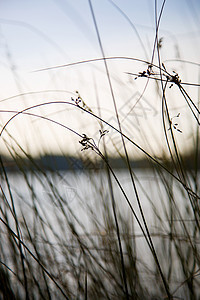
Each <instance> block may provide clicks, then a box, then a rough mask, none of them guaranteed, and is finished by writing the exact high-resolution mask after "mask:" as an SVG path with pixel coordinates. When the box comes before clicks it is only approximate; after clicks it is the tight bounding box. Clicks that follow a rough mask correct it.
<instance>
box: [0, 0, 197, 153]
mask: <svg viewBox="0 0 200 300" xmlns="http://www.w3.org/2000/svg"><path fill="white" fill-rule="evenodd" d="M155 2H156V1H151V0H140V1H135V0H126V1H124V0H113V1H111V0H101V1H100V0H93V1H92V5H93V9H94V14H95V17H96V22H97V25H98V30H99V33H100V37H101V41H102V45H103V49H104V52H105V55H106V57H108V56H109V57H111V56H116V57H121V56H123V57H131V58H137V59H142V60H148V61H150V60H151V56H152V49H153V44H154V38H155ZM162 3H163V1H160V0H159V1H157V8H158V13H159V11H160V8H161V5H162ZM131 24H132V25H131ZM199 25H200V1H198V0H190V1H189V0H166V3H165V6H164V10H163V15H162V18H161V23H160V28H159V38H162V47H161V50H160V51H161V52H160V53H161V59H162V62H164V63H165V66H166V68H167V70H168V71H169V72H170V73H172V72H173V71H176V72H178V73H179V76H180V78H181V80H182V82H193V83H198V82H199V77H200V76H199V66H197V65H192V64H189V63H181V62H179V61H174V60H177V59H179V60H180V59H181V60H185V61H190V62H195V63H198V64H199V63H200V54H199V53H200V29H199V28H200V26H199ZM0 54H1V55H0V57H1V58H0V65H1V68H0V81H1V90H0V100H1V102H0V109H1V111H3V110H4V111H5V110H10V111H20V110H23V109H25V108H28V107H30V106H33V105H36V104H39V103H44V102H50V101H69V102H70V101H71V97H74V95H75V91H78V92H79V93H80V95H81V97H82V98H83V99H84V101H85V102H86V104H87V106H88V107H90V108H91V109H92V111H94V113H96V114H99V110H98V105H99V106H100V110H101V115H102V117H103V119H105V120H106V121H109V122H111V123H112V124H113V125H114V126H116V127H117V123H116V118H115V113H114V107H113V101H112V97H111V92H110V89H109V85H108V79H107V77H106V73H105V67H104V63H103V62H93V63H86V64H80V65H75V66H71V67H65V68H56V69H50V70H47V71H39V72H35V71H36V70H40V69H43V68H48V67H54V66H61V65H65V64H69V63H75V62H79V61H82V60H88V59H94V58H101V57H102V53H101V51H100V47H99V44H98V39H97V35H96V32H95V27H94V23H93V19H92V15H91V11H90V7H89V2H88V1H87V0H75V1H72V0H54V1H53V0H48V1H47V0H40V1H39V0H35V1H30V0H29V1H27V0H26V1H25V0H2V1H0ZM157 62H158V61H157V54H156V55H155V59H154V63H155V64H157ZM108 67H109V70H110V74H111V81H112V85H113V90H114V94H115V98H116V103H117V107H118V110H119V116H120V119H121V120H123V122H122V124H123V127H124V129H123V130H124V132H125V133H126V134H127V135H129V136H130V137H131V138H132V139H133V140H134V141H135V142H136V143H138V144H139V145H140V146H142V147H144V149H145V150H147V151H149V152H151V153H153V154H155V155H161V152H165V149H166V145H165V141H164V139H162V138H163V127H162V118H161V98H160V96H159V93H158V91H157V87H156V85H155V82H154V81H150V82H149V84H148V87H147V89H146V91H145V93H144V97H143V98H142V99H141V100H140V101H139V102H138V103H137V104H136V102H137V100H138V98H139V96H140V95H141V93H142V92H143V89H144V86H145V84H146V79H145V78H138V79H137V80H134V76H130V75H128V74H126V73H127V72H132V73H138V72H142V71H144V70H145V69H146V67H147V66H146V65H145V64H144V63H137V62H136V61H134V60H132V61H131V60H122V59H121V60H119V59H116V60H112V61H108ZM186 90H187V91H188V93H189V94H190V95H191V97H192V99H193V100H194V102H195V103H197V102H198V88H197V87H186ZM167 93H168V94H167V99H168V101H169V102H168V103H169V108H170V109H171V110H170V114H171V115H170V116H171V117H174V116H176V115H177V113H179V112H180V117H179V119H178V123H179V124H178V126H179V127H180V129H181V131H182V134H180V133H178V132H177V137H176V138H177V140H178V142H179V143H180V147H185V145H186V146H187V147H190V146H191V145H192V142H193V140H192V138H193V132H194V123H195V122H193V119H194V118H193V117H192V114H191V113H190V112H189V110H188V108H187V106H186V104H185V101H184V99H183V98H182V97H181V96H180V93H179V91H178V89H177V88H176V87H173V88H172V89H170V90H169V89H168V92H167ZM22 94H23V95H22ZM20 95H21V96H20ZM131 109H132V110H131ZM130 110H131V113H129V111H130ZM29 112H31V113H34V114H37V115H41V116H46V117H49V118H51V119H53V120H55V121H57V122H60V123H62V124H64V125H65V126H67V127H70V128H71V129H73V130H75V131H77V132H78V133H79V134H83V133H85V134H87V135H88V136H90V137H93V138H94V139H95V141H96V142H98V138H99V136H98V130H99V129H100V128H99V127H100V125H99V123H98V122H97V121H96V120H94V118H93V117H91V116H88V115H87V114H84V113H82V112H80V111H79V110H78V109H77V108H73V109H72V107H71V106H70V105H67V104H65V105H61V104H52V105H47V106H43V107H41V108H39V109H32V110H29ZM128 113H129V114H128ZM13 114H14V113H13V112H10V113H8V112H7V113H6V112H1V113H0V125H1V127H3V126H4V125H5V123H6V122H7V121H8V120H9V118H10V117H12V116H13ZM127 114H128V115H127ZM105 128H106V129H107V127H105ZM6 130H7V132H6V131H4V132H3V134H2V138H1V149H2V151H4V150H5V143H7V146H8V148H9V149H12V147H14V148H15V149H18V151H19V152H20V151H21V150H19V147H18V146H17V143H18V144H19V145H20V146H21V147H23V148H24V149H25V150H26V151H28V152H31V153H33V154H38V153H39V154H44V153H46V152H49V153H57V154H59V153H62V152H69V153H70V154H75V153H76V152H77V151H80V149H81V147H80V144H79V143H78V141H79V140H80V139H79V138H78V137H77V136H76V135H75V136H74V135H73V134H71V133H70V134H69V132H68V130H67V129H64V128H61V127H60V126H58V125H55V124H54V125H53V124H52V123H50V122H48V121H47V120H41V119H40V118H38V117H33V116H32V117H31V116H27V115H26V116H25V115H24V116H22V115H19V116H17V117H16V118H15V119H13V120H12V121H11V122H10V123H9V124H8V126H7V127H6ZM9 135H11V136H12V137H13V138H14V139H15V141H14V140H13V138H10V137H8V136H9ZM106 139H107V140H106V141H107V143H108V147H109V149H110V150H111V149H113V147H112V144H115V147H116V148H117V150H120V149H121V146H120V138H119V137H118V136H117V134H116V133H114V132H112V130H110V132H109V133H108V134H107V137H106ZM149 143H150V145H149ZM150 148H152V149H150ZM186 150H187V149H186ZM12 151H13V150H12ZM114 151H115V152H116V149H115V150H114ZM130 151H132V152H133V153H134V151H135V149H133V148H132V146H131V147H130ZM111 152H112V151H111Z"/></svg>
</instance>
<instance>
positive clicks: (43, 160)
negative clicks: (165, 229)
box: [1, 154, 200, 172]
mask: <svg viewBox="0 0 200 300" xmlns="http://www.w3.org/2000/svg"><path fill="white" fill-rule="evenodd" d="M1 159H2V162H3V166H4V167H5V169H6V171H9V172H17V171H19V170H21V169H23V170H26V171H29V170H32V169H35V170H38V171H39V170H50V171H53V170H60V171H62V170H63V171H65V170H66V171H67V170H85V169H88V170H89V169H101V168H102V167H103V165H104V162H103V161H102V160H99V159H98V160H96V161H94V160H90V159H89V158H87V159H85V158H83V159H82V158H78V157H73V156H61V155H45V156H42V157H40V158H33V157H28V158H22V157H17V158H8V157H5V156H1ZM108 161H109V164H110V166H111V167H112V168H114V169H125V168H127V163H126V160H125V158H121V157H119V158H114V157H109V158H108ZM157 161H158V162H159V163H162V164H164V165H165V166H166V167H168V168H173V164H172V162H171V161H170V160H167V159H157ZM182 164H183V165H184V168H186V169H200V154H199V155H191V154H190V155H187V156H184V157H183V158H182ZM130 165H131V168H134V169H145V168H151V167H152V166H153V165H156V163H155V162H154V163H153V162H152V161H151V160H149V159H145V158H144V159H138V160H131V161H130ZM177 166H178V164H177Z"/></svg>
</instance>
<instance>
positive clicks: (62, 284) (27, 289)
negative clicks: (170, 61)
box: [0, 0, 200, 299]
mask: <svg viewBox="0 0 200 300" xmlns="http://www.w3.org/2000/svg"><path fill="white" fill-rule="evenodd" d="M88 2H89V6H90V10H91V15H92V19H93V23H94V28H95V30H96V35H97V40H98V43H99V47H100V50H101V56H102V57H101V58H97V59H90V60H86V61H80V62H74V63H71V64H66V65H63V66H56V67H54V68H60V67H65V68H69V67H71V66H72V65H80V64H88V63H91V62H93V63H96V62H98V61H102V62H103V64H104V67H105V73H106V78H107V80H108V85H109V88H110V93H111V96H112V101H113V108H114V113H115V118H116V120H117V126H114V125H113V124H112V123H111V122H109V121H107V119H106V118H104V116H103V114H102V108H101V106H100V105H98V110H97V112H96V111H94V110H93V109H92V108H90V107H89V106H88V105H87V103H85V101H84V100H83V99H82V97H81V96H80V95H79V93H78V92H77V93H76V94H75V96H74V97H72V98H71V99H67V100H59V101H43V102H41V103H40V104H35V105H33V106H28V107H26V108H25V109H23V110H20V111H16V110H4V111H3V110H2V111H1V113H3V112H4V113H5V112H7V113H8V112H9V113H12V117H10V118H9V119H8V120H7V122H5V123H4V124H3V126H2V128H1V132H0V135H1V140H2V141H3V143H4V144H5V146H6V148H7V150H8V152H9V154H10V156H11V157H12V163H13V164H14V165H15V166H16V167H17V170H19V171H18V173H17V174H16V173H12V172H8V171H7V169H6V161H5V160H4V158H3V157H1V159H0V163H1V205H0V222H1V227H0V228H1V230H0V239H1V243H0V262H1V264H0V298H2V299H199V297H200V288H199V286H200V279H199V275H200V256H199V250H200V249H199V243H200V239H199V238H200V237H199V229H200V207H199V199H200V197H199V188H198V185H199V179H198V175H199V171H198V165H199V161H198V156H199V107H198V105H197V104H196V103H195V101H194V100H193V99H192V98H191V96H190V95H189V93H188V91H187V86H188V85H193V88H195V89H198V87H199V85H198V84H197V83H195V84H193V83H187V82H181V80H180V78H179V75H178V74H177V73H170V72H169V71H168V70H167V68H166V66H165V65H164V64H163V63H162V59H161V57H160V48H161V45H162V43H161V42H162V41H161V40H160V39H159V25H160V21H161V19H162V14H163V13H164V6H165V2H166V1H163V3H162V7H161V11H160V13H159V15H158V16H157V1H155V23H156V30H155V40H154V46H153V51H152V53H149V54H150V55H149V57H151V60H148V59H147V60H141V59H137V58H131V57H106V56H105V53H104V47H103V44H102V41H101V35H100V32H99V28H98V24H97V20H96V18H95V11H94V9H93V6H92V2H91V1H90V0H89V1H88ZM109 2H111V3H112V5H114V6H115V7H116V8H117V9H118V11H119V12H121V13H122V14H123V12H122V11H121V10H120V8H119V7H117V6H116V5H115V4H114V2H112V1H109ZM124 16H125V15H124ZM125 17H126V16H125ZM127 21H128V22H130V20H129V19H128V18H127ZM130 24H132V23H130ZM132 28H133V29H134V25H133V24H132ZM134 30H135V29H134ZM137 34H138V33H137ZM139 38H140V37H139ZM140 42H141V44H142V40H141V39H140ZM142 45H143V44H142ZM144 50H145V53H146V49H144ZM147 54H148V53H146V56H148V55H147ZM155 56H157V57H158V59H157V61H158V63H154V61H155ZM113 60H115V61H120V60H128V61H132V62H136V61H137V62H140V63H143V67H144V69H141V71H140V72H139V73H134V72H133V73H130V72H129V75H131V76H135V77H136V78H137V80H146V86H145V88H144V91H145V89H146V87H147V85H148V83H149V81H150V80H154V81H155V84H156V86H157V88H158V89H159V93H160V100H161V124H160V126H161V127H163V136H164V138H165V142H166V146H167V151H168V155H167V158H166V157H163V156H162V155H160V157H159V158H157V157H156V156H155V155H153V154H152V151H151V141H150V140H148V139H147V140H146V143H149V144H148V147H149V150H146V149H148V147H147V148H143V147H142V146H140V145H139V144H138V143H137V142H135V140H134V139H133V137H132V135H131V134H130V136H129V135H128V134H127V132H125V131H124V128H123V122H122V121H121V120H122V118H123V117H124V116H121V115H120V112H119V110H118V107H117V104H116V99H115V91H114V87H113V83H112V76H111V74H110V70H109V66H108V62H109V61H113ZM50 69H53V68H46V69H45V70H50ZM45 70H44V69H43V70H40V71H45ZM168 88H176V89H177V91H178V93H180V94H181V95H182V97H183V99H184V101H185V103H186V104H187V108H188V110H189V111H190V112H191V115H192V118H193V119H194V120H195V122H196V129H195V130H196V131H195V132H194V135H193V136H194V137H193V140H194V143H193V149H192V150H191V153H194V154H195V155H194V159H193V163H192V164H193V169H191V170H190V169H188V164H187V162H185V161H184V159H185V157H186V156H184V155H183V152H182V151H181V149H180V148H179V145H178V142H177V139H176V133H178V134H183V132H182V130H181V129H180V128H179V125H178V121H176V120H177V118H179V116H180V114H177V115H176V116H174V115H172V113H171V111H170V107H169V103H168ZM144 91H143V93H144ZM142 95H143V94H142ZM142 95H141V97H142ZM141 97H140V98H141ZM4 100H7V99H4ZM139 100H140V99H139ZM139 100H137V101H139ZM58 105H62V107H64V108H66V109H72V113H75V112H76V111H78V112H81V113H82V114H84V116H85V115H86V116H87V117H88V119H91V118H92V119H93V120H94V121H95V122H97V123H98V126H99V136H98V138H96V136H95V137H94V136H92V135H91V136H90V135H88V133H85V132H81V133H80V132H78V131H77V130H75V129H74V128H71V127H70V126H67V125H65V124H64V123H62V122H59V121H57V120H55V119H53V118H52V117H51V116H46V115H43V114H42V113H41V114H40V113H38V112H36V113H35V110H36V109H37V108H41V107H43V108H47V107H50V106H51V107H55V110H56V109H57V108H56V107H57V106H58ZM23 115H24V116H27V117H31V118H34V119H39V120H43V121H45V122H47V123H49V124H54V125H55V126H57V127H58V129H60V128H62V129H63V130H65V131H66V132H70V133H71V134H73V136H74V139H77V143H78V142H79V145H80V153H79V159H80V161H81V160H82V161H83V164H82V169H81V170H80V169H79V170H77V168H76V167H74V170H70V171H60V170H57V169H56V168H53V169H51V167H49V169H47V167H46V166H45V167H44V166H42V164H41V163H40V162H41V161H40V160H39V159H38V158H35V157H33V156H32V155H31V154H30V153H29V152H28V151H27V150H25V149H24V148H23V147H22V146H21V145H20V143H18V142H17V140H16V139H15V137H14V136H12V135H11V134H10V133H9V126H10V124H12V123H13V122H14V121H15V120H16V119H17V118H18V117H20V116H23ZM174 120H175V121H174ZM130 127H131V125H130ZM107 128H108V129H107ZM109 130H112V131H114V132H115V134H117V135H119V137H120V145H121V146H122V147H121V148H120V150H119V146H118V144H115V142H114V141H112V142H113V144H114V146H115V148H116V151H118V154H120V156H121V159H122V160H123V164H124V166H125V168H124V169H123V170H120V171H119V170H116V169H115V168H113V166H112V159H110V157H109V155H108V152H109V148H108V145H107V143H106V138H107V137H109ZM5 133H6V134H7V135H8V136H9V138H10V140H9V142H8V140H6V139H5V138H4V134H5ZM144 136H145V133H144ZM110 139H112V137H110ZM13 145H14V146H13ZM130 149H132V150H130ZM133 150H134V151H135V150H137V151H138V152H140V153H141V154H142V155H143V157H144V158H145V159H148V163H149V166H151V168H148V169H145V170H142V171H141V170H137V169H134V168H133V166H132V165H131V159H132V155H131V154H130V151H133ZM88 153H92V155H93V156H92V159H91V160H90V163H91V164H92V163H93V164H94V168H88V167H87V164H86V163H85V162H86V161H87V158H88V156H87V155H89V154H88ZM75 154H76V153H75ZM64 155H66V153H63V156H64ZM25 158H26V159H25ZM66 159H67V155H66ZM95 159H96V161H98V166H97V165H96V163H95V162H96V161H95ZM74 163H75V162H74ZM72 164H73V162H72ZM189 165H191V163H190V164H189ZM145 176H146V179H145Z"/></svg>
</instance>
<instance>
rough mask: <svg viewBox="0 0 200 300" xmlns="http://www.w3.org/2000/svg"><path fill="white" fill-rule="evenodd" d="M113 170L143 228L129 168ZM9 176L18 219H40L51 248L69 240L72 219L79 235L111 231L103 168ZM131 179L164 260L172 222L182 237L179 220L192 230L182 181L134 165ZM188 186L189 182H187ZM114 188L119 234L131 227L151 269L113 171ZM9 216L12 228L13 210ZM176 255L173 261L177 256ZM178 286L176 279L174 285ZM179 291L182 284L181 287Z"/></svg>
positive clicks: (141, 256)
mask: <svg viewBox="0 0 200 300" xmlns="http://www.w3.org/2000/svg"><path fill="white" fill-rule="evenodd" d="M115 174H116V177H117V179H118V180H119V183H120V185H121V188H122V189H123V192H124V193H125V195H126V197H127V199H128V201H129V204H130V205H131V207H132V210H134V213H135V215H136V216H137V218H138V221H139V222H141V226H142V227H143V229H144V230H145V228H144V222H143V220H142V217H141V212H140V209H139V205H138V202H137V197H136V192H135V190H134V188H133V184H132V182H131V178H130V175H129V173H128V172H127V171H126V170H117V171H115ZM8 181H9V185H10V191H11V194H12V198H13V201H14V205H15V209H16V213H17V217H18V219H19V221H22V222H23V218H25V219H26V221H27V223H28V225H29V228H30V229H31V228H32V227H34V224H35V222H36V220H40V221H41V220H42V222H43V224H44V226H46V231H45V233H46V235H47V236H48V239H49V242H51V243H52V245H54V246H55V247H56V245H55V244H56V241H57V240H58V239H59V241H65V243H66V241H67V242H68V245H69V244H70V243H71V240H70V238H71V235H70V227H69V224H73V226H74V228H75V229H76V232H77V233H78V234H79V235H80V236H82V235H88V234H89V235H90V236H94V240H95V235H96V236H97V235H101V236H102V237H103V236H107V235H108V234H110V231H109V230H108V227H109V223H108V220H110V219H109V218H111V219H112V220H113V209H112V201H111V199H112V197H111V192H110V188H109V184H108V182H109V180H108V177H107V173H106V172H105V171H98V172H95V171H85V172H80V171H79V172H78V171H76V172H72V171H67V172H48V173H46V174H42V173H25V174H17V173H15V174H14V173H13V174H12V173H9V174H8ZM134 181H135V185H136V190H137V195H138V197H139V201H140V205H141V208H142V211H143V214H144V216H145V220H146V223H147V226H148V228H149V231H150V233H151V235H152V239H153V242H154V244H155V247H156V250H158V254H160V255H161V256H160V257H161V260H163V259H164V263H165V261H166V262H167V259H168V258H167V257H164V258H163V256H164V255H165V252H167V248H166V249H165V248H164V251H163V247H168V246H165V244H164V242H163V241H164V239H167V240H169V232H170V224H172V221H173V224H175V225H173V226H175V228H176V230H177V234H180V235H182V236H184V230H183V228H182V227H181V226H180V223H181V222H180V220H181V219H182V220H184V222H185V223H184V224H185V225H184V226H186V227H187V230H188V232H189V233H190V232H191V234H192V232H193V225H192V224H194V223H193V221H194V218H193V215H192V210H191V204H190V200H191V199H190V198H189V197H188V194H187V193H186V191H185V190H184V188H183V187H182V186H181V184H180V183H178V182H176V181H175V180H172V178H171V177H170V176H169V175H166V174H164V175H163V174H158V173H155V172H154V171H153V170H145V171H141V170H136V172H135V173H134ZM190 185H192V183H191V182H190ZM2 187H3V191H4V193H5V195H6V197H7V201H8V203H10V206H12V203H11V198H10V195H9V192H8V187H7V185H6V182H2ZM112 189H113V195H114V201H115V208H116V211H117V215H118V216H119V220H123V221H124V222H125V223H123V222H121V221H120V222H119V227H120V233H121V235H122V240H123V234H124V233H125V232H126V230H127V228H129V231H128V232H129V234H130V236H131V235H132V236H133V235H134V237H136V241H137V243H136V248H137V253H138V258H139V259H141V260H142V261H143V263H144V264H145V265H146V266H147V267H148V268H153V260H152V254H151V253H150V251H149V248H148V245H147V242H146V241H145V238H144V235H143V233H142V231H141V227H140V226H139V224H138V221H136V218H135V217H134V215H133V212H132V211H131V209H130V206H129V204H128V203H127V199H125V197H124V194H123V192H122V191H121V189H120V187H119V184H117V182H116V180H115V179H114V178H113V176H112ZM8 215H9V214H8ZM9 217H10V224H13V230H14V222H13V221H12V214H11V213H10V215H9ZM124 224H127V225H126V226H127V228H124ZM179 230H180V231H179ZM111 231H112V230H111ZM41 236H42V233H41ZM67 239H68V240H67ZM41 240H42V238H41ZM162 255H163V256H162ZM174 260H176V257H175V256H174ZM174 268H175V269H177V270H178V268H179V267H178V263H177V266H176V263H175V264H174ZM177 278H178V279H179V280H180V282H181V280H183V277H182V275H180V276H179V275H178V277H177ZM178 279H177V280H178ZM176 286H177V285H176V284H175V285H174V289H175V288H176ZM180 291H181V289H179V292H180Z"/></svg>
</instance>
